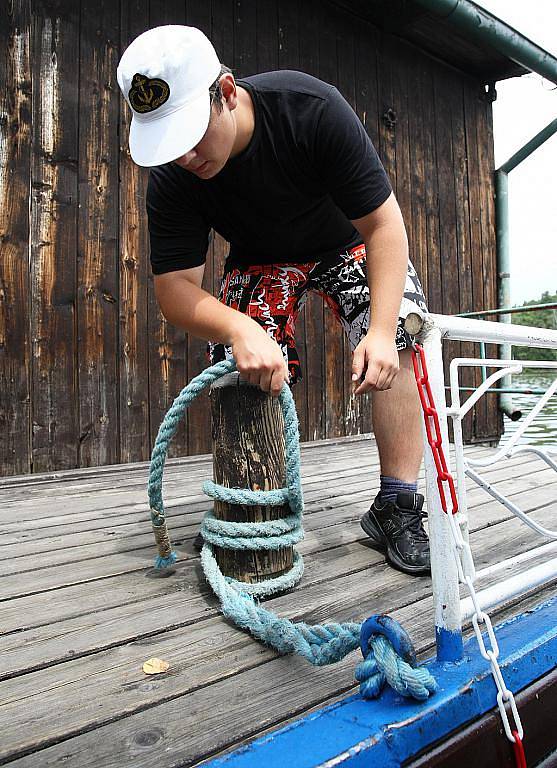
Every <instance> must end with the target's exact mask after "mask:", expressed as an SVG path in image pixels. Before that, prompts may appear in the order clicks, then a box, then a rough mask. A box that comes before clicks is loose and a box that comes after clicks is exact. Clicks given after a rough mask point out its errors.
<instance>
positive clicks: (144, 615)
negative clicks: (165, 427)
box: [0, 437, 557, 768]
mask: <svg viewBox="0 0 557 768" xmlns="http://www.w3.org/2000/svg"><path fill="white" fill-rule="evenodd" d="M491 450H493V449H490V448H486V447H482V446H471V447H469V448H468V451H470V453H471V454H475V455H482V456H483V455H487V454H488V453H489V452H490V451H491ZM147 471H148V466H147V465H146V464H133V465H120V466H114V467H106V468H94V469H89V470H75V471H70V472H63V473H59V474H56V475H40V476H39V475H36V476H23V477H14V478H7V479H4V480H3V481H2V482H1V483H0V500H1V510H2V511H1V513H0V532H1V536H0V550H1V553H2V559H1V563H0V568H1V576H0V599H1V600H2V602H1V605H0V621H1V637H0V660H1V664H0V681H1V682H0V722H1V723H2V731H1V732H2V738H1V740H0V764H2V765H3V764H10V765H12V766H19V767H21V768H23V767H24V766H28V767H31V766H33V768H43V766H62V765H63V766H65V767H66V768H74V767H75V768H77V767H78V766H79V768H87V767H89V766H91V768H93V766H94V768H108V767H109V766H110V767H111V768H112V767H114V768H116V766H118V768H122V767H123V766H134V768H152V766H154V765H156V766H157V768H170V766H193V765H197V764H198V763H200V762H203V761H204V760H207V759H210V758H212V757H214V756H216V755H219V754H222V753H223V752H225V751H227V750H230V749H235V748H237V747H238V746H239V745H241V744H243V743H245V742H246V741H249V740H251V739H252V738H254V737H256V736H260V735H261V734H263V733H264V732H266V731H268V730H272V729H275V728H277V727H279V726H281V725H284V724H285V723H287V722H288V721H289V720H291V719H293V718H297V717H300V716H301V715H304V714H307V713H308V712H310V711H312V710H313V709H315V708H320V707H322V706H324V705H326V704H329V703H331V702H334V701H336V700H338V699H340V698H343V697H344V696H346V695H347V694H348V693H352V692H354V691H355V690H356V687H355V683H354V681H353V670H354V666H355V664H356V662H357V661H358V654H356V653H354V654H351V655H350V656H349V657H347V658H346V659H345V660H344V661H342V662H340V663H339V664H336V665H334V666H331V667H327V668H314V667H311V666H310V665H309V664H308V663H307V662H306V661H305V660H303V659H300V658H292V657H282V658H279V657H277V656H276V654H275V653H274V652H272V651H270V650H268V649H266V648H264V647H263V646H261V645H260V644H259V643H258V642H256V641H255V640H253V639H252V638H251V637H249V636H248V635H247V634H245V633H243V632H241V631H240V630H238V629H237V628H236V627H234V626H232V625H230V624H229V623H228V622H226V621H225V620H224V619H222V617H221V616H220V615H219V611H218V605H217V602H216V600H215V598H214V596H213V595H212V594H211V592H210V590H209V589H208V588H207V585H206V583H205V581H204V578H203V574H202V571H201V568H200V563H199V556H198V554H197V553H196V552H195V551H194V549H193V547H192V541H193V537H194V536H195V534H196V533H197V530H198V526H199V521H200V519H201V516H202V514H203V511H204V510H206V509H207V508H208V506H209V504H210V502H209V501H208V500H207V498H206V497H205V496H203V494H202V493H201V483H202V480H204V479H205V478H207V477H210V476H211V457H210V456H196V457H192V458H185V459H175V460H172V461H170V462H169V463H168V465H167V469H166V474H165V489H164V490H165V501H166V506H167V512H168V520H169V528H170V533H171V537H172V539H173V542H174V544H175V546H176V549H177V551H178V554H179V558H180V559H179V562H178V563H177V565H176V568H175V572H174V573H172V574H171V575H166V576H165V575H162V576H161V575H160V574H157V573H155V572H154V571H153V569H152V567H151V565H152V561H153V557H154V555H155V547H154V544H153V537H152V533H151V530H150V523H149V513H148V504H147V494H146V479H147ZM378 474H379V473H378V456H377V449H376V445H375V442H374V440H373V439H372V438H369V437H359V438H344V439H339V440H328V441H321V442H314V443H307V444H304V445H303V446H302V476H303V483H304V494H305V501H306V516H305V530H306V538H305V540H304V541H303V542H302V543H301V544H300V545H298V549H299V551H300V552H302V554H303V555H304V559H305V567H306V570H305V574H304V578H303V580H302V583H301V584H300V585H299V586H298V587H297V588H296V589H295V590H294V591H292V592H290V593H288V594H284V595H281V596H279V597H276V598H274V599H272V600H269V601H268V602H267V606H268V607H270V608H272V609H273V610H274V611H276V612H277V613H279V614H280V615H281V616H287V617H289V618H291V619H293V620H305V621H309V622H321V621H326V620H340V621H345V620H353V621H361V620H363V619H364V618H366V617H367V616H368V615H369V614H372V613H377V612H389V613H390V614H391V615H392V616H393V617H394V618H396V619H398V620H399V621H401V622H402V623H403V624H404V626H405V627H406V629H407V630H408V631H409V633H410V635H411V636H412V638H413V640H414V643H415V645H416V647H417V649H418V651H419V653H420V655H422V656H423V655H430V654H431V653H432V646H433V619H432V610H431V580H430V579H429V578H427V577H420V578H415V577H410V576H406V575H405V574H402V573H399V572H397V571H394V570H392V569H391V568H389V567H388V566H386V564H385V562H384V558H383V556H382V555H380V554H379V553H377V552H375V551H374V550H372V549H370V548H369V546H368V545H367V544H366V536H365V534H364V533H363V531H362V530H361V528H360V525H359V519H360V517H361V515H362V514H363V512H364V511H365V510H366V509H367V508H368V506H369V504H370V503H371V500H372V498H373V495H374V493H375V491H376V488H377V483H378ZM484 475H485V476H486V477H487V478H488V479H489V480H490V482H497V483H498V485H497V487H498V488H500V489H501V490H502V491H503V492H504V493H508V494H512V498H513V500H514V501H515V502H517V503H518V504H519V505H520V506H521V508H522V509H524V510H525V511H529V512H533V514H534V516H535V518H536V519H537V520H538V521H540V522H541V523H543V524H545V525H551V524H552V523H553V527H555V520H556V506H555V504H556V501H557V475H556V474H555V473H554V472H553V471H552V470H551V469H549V468H548V467H547V466H546V465H545V464H544V463H543V462H542V461H541V460H540V459H538V458H536V457H534V456H532V457H529V456H521V457H516V458H514V459H512V460H509V461H506V462H504V463H502V464H500V465H498V466H497V467H495V468H493V469H490V470H487V471H484ZM421 487H422V488H423V481H422V484H421ZM469 507H470V529H471V543H472V549H473V552H474V557H475V561H476V565H477V567H478V568H482V567H485V566H487V565H489V564H491V563H493V562H497V561H500V560H503V559H504V558H509V557H513V556H514V555H517V554H518V553H520V552H522V551H524V550H526V549H530V548H532V547H534V546H539V545H541V544H543V543H544V542H543V540H542V539H541V538H540V537H539V536H537V535H536V534H535V533H534V532H533V531H531V530H530V529H528V528H527V527H525V526H524V525H522V524H521V523H520V522H519V521H518V520H516V519H514V518H513V517H512V516H511V514H510V513H509V512H508V510H506V509H505V508H504V507H503V506H501V505H500V504H498V503H497V502H495V501H493V500H491V499H490V497H488V496H487V495H486V493H485V492H484V491H482V490H481V489H479V488H477V487H475V488H472V487H471V490H470V494H469ZM535 562H536V561H530V562H529V563H527V564H525V565H524V566H523V567H524V568H526V567H529V566H531V565H532V564H533V563H535ZM519 567H522V566H519ZM516 570H518V568H517V569H516ZM513 572H516V571H513ZM479 586H480V587H482V586H485V584H482V583H481V582H480V583H479ZM556 591H557V587H556V586H555V585H553V586H549V587H546V588H545V589H544V590H542V591H539V592H538V593H537V594H535V595H529V596H526V597H525V598H523V599H522V600H521V601H519V602H517V603H516V604H514V605H511V606H506V607H505V608H504V609H502V610H500V611H498V612H496V611H494V612H493V614H492V615H493V617H494V618H495V619H496V620H499V619H501V618H502V617H503V616H505V617H506V616H508V615H510V614H513V613H517V612H521V611H523V610H524V609H525V607H527V606H529V605H532V604H535V603H537V602H540V601H541V600H542V599H545V598H547V597H548V596H550V595H552V594H555V593H556ZM153 656H155V657H158V658H161V659H163V660H165V661H167V662H169V664H170V668H169V670H168V672H166V673H165V674H163V675H159V676H147V675H145V674H144V673H143V671H142V665H143V662H144V661H146V660H147V659H149V658H150V657H153Z"/></svg>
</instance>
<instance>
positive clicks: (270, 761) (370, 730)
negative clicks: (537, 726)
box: [205, 597, 557, 768]
mask: <svg viewBox="0 0 557 768" xmlns="http://www.w3.org/2000/svg"><path fill="white" fill-rule="evenodd" d="M495 631H496V637H497V641H498V644H499V649H500V656H499V663H500V666H501V669H502V671H503V675H504V677H505V681H506V683H507V685H508V687H509V688H510V689H511V690H512V691H513V692H514V693H516V692H518V691H520V690H522V689H523V688H525V687H527V686H528V685H530V684H531V683H532V682H534V681H535V680H537V679H538V678H540V677H542V676H543V675H544V674H546V673H547V672H549V671H551V670H552V669H554V668H555V666H556V665H557V597H554V598H552V599H550V600H548V601H547V602H544V603H542V604H540V605H539V606H537V607H536V608H534V609H532V610H529V611H528V612H526V613H523V614H519V615H518V616H515V617H513V618H512V619H509V620H508V621H506V622H503V623H501V624H499V625H497V626H496V627H495ZM426 666H427V667H428V668H429V669H430V671H431V672H432V674H433V675H434V676H435V677H436V679H437V682H438V683H439V690H438V692H437V693H436V694H435V695H434V696H433V697H432V698H430V699H428V700H427V701H426V702H415V701H410V700H408V699H404V698H402V697H400V696H397V695H396V694H395V693H394V692H393V691H391V690H387V691H385V692H384V693H383V694H382V696H381V698H380V699H377V700H374V701H366V700H364V699H362V698H361V697H360V696H359V695H353V696H350V697H348V698H347V699H344V700H343V701H341V702H338V703H336V704H333V705H331V706H328V707H325V708H323V709H320V710H317V711H315V712H312V713H311V714H310V715H305V716H304V717H302V718H300V719H299V720H295V721H293V722H292V723H290V724H289V725H287V726H285V727H283V728H280V729H278V730H276V731H273V732H272V733H269V734H267V735H266V736H263V737H261V738H259V739H256V740H254V741H253V742H251V743H250V744H248V745H246V746H245V747H242V748H240V749H238V750H235V751H234V752H231V753H229V754H227V755H225V756H223V757H220V758H216V759H215V760H212V761H210V762H207V763H205V766H206V767H207V768H209V766H210V767H211V768H217V767H219V768H220V767H221V766H222V768H261V766H265V768H284V766H285V765H295V766H296V768H333V767H334V768H337V767H338V766H342V768H344V767H345V766H348V767H349V768H364V766H366V768H369V766H370V765H372V764H373V765H381V766H382V768H395V767H397V766H400V765H401V764H402V763H403V762H404V761H405V760H408V759H409V758H410V757H412V756H413V755H415V754H416V753H417V752H419V751H421V750H423V749H425V748H427V747H428V746H429V745H432V744H433V743H435V742H437V741H439V740H441V739H443V738H445V737H446V736H448V735H449V733H451V732H452V731H454V730H456V729H458V728H459V727H461V726H463V725H464V724H465V723H468V722H471V721H473V720H475V719H477V718H479V717H481V716H482V715H484V714H485V713H486V712H488V711H489V710H491V709H493V707H494V706H496V700H495V695H496V688H495V684H494V682H493V679H492V677H491V671H490V667H489V665H488V663H487V661H486V660H485V659H484V658H483V657H482V656H481V654H480V652H479V650H478V645H477V641H476V639H475V638H471V639H469V640H468V641H467V642H466V644H465V646H464V658H463V660H462V661H461V662H459V663H456V664H453V663H443V662H439V661H436V660H434V659H431V660H429V661H427V662H426ZM371 761H373V763H372V762H371Z"/></svg>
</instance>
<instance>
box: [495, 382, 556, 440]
mask: <svg viewBox="0 0 557 768" xmlns="http://www.w3.org/2000/svg"><path fill="white" fill-rule="evenodd" d="M555 376H557V371H552V372H550V371H535V370H533V369H531V370H529V371H528V370H527V371H524V373H521V374H519V375H517V376H513V377H512V382H513V388H514V387H517V388H525V389H544V390H545V389H547V388H548V386H549V385H550V384H551V382H552V381H553V379H554V378H555ZM491 397H494V395H491ZM540 397H541V395H513V402H514V403H515V406H516V407H517V408H519V409H520V410H521V411H522V418H521V419H519V420H518V421H511V420H510V419H508V418H507V417H506V416H505V417H504V419H503V424H504V428H505V434H504V435H503V436H502V438H501V445H503V443H505V442H506V441H507V440H508V439H509V438H510V437H511V436H512V435H513V434H514V433H515V432H516V430H517V429H518V428H519V427H520V425H521V424H523V423H524V420H525V419H526V416H527V415H528V413H529V412H530V411H531V409H532V408H533V406H534V405H535V404H536V403H537V401H538V400H539V399H540ZM524 443H532V444H534V445H543V446H545V447H546V448H548V447H552V448H553V449H554V450H557V393H555V394H554V395H553V397H552V398H551V399H550V400H549V401H548V403H547V404H546V406H545V407H544V409H543V410H542V411H541V413H540V414H538V417H537V418H536V419H535V420H534V422H533V423H532V424H531V425H530V426H529V427H528V429H527V430H526V431H525V432H524V434H523V435H522V436H521V438H520V439H519V441H518V444H519V445H522V444H524Z"/></svg>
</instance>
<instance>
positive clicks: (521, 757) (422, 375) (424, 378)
mask: <svg viewBox="0 0 557 768" xmlns="http://www.w3.org/2000/svg"><path fill="white" fill-rule="evenodd" d="M412 365H413V366H414V375H415V377H416V384H417V385H418V395H419V396H420V402H421V404H422V409H423V412H424V424H425V430H426V434H427V442H428V443H429V446H430V448H431V452H432V454H433V460H434V462H435V467H436V469H437V487H438V488H439V496H440V498H441V506H442V507H443V512H447V501H446V498H445V489H444V487H443V483H448V485H449V491H450V494H451V501H452V504H453V510H452V512H453V515H455V514H456V513H457V512H458V499H457V497H456V489H455V484H454V479H453V476H452V475H451V473H450V472H449V471H448V470H447V462H446V460H445V454H444V452H443V444H442V436H441V427H440V426H439V417H438V415H437V411H436V410H435V403H434V400H433V395H432V393H431V387H430V386H429V377H428V373H427V364H426V360H425V354H424V348H423V347H422V345H421V344H417V343H415V344H414V346H413V348H412ZM432 426H433V427H434V430H435V436H434V434H433V432H432ZM512 734H513V737H514V742H513V750H514V760H515V764H516V768H527V765H526V756H525V754H524V746H523V744H522V741H521V739H520V736H519V735H518V731H513V732H512Z"/></svg>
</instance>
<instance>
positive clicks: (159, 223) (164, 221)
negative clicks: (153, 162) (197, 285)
mask: <svg viewBox="0 0 557 768" xmlns="http://www.w3.org/2000/svg"><path fill="white" fill-rule="evenodd" d="M184 173H187V171H184V170H183V169H181V168H179V167H178V166H174V165H172V164H171V163H169V164H167V165H161V166H157V167H155V168H152V169H151V172H150V174H149V183H148V185H147V217H148V220H149V239H150V242H151V269H152V270H153V274H154V275H162V274H164V273H165V272H175V271H176V270H178V269H189V268H190V267H198V266H200V265H201V264H204V263H205V259H206V257H207V247H208V244H209V229H210V228H209V225H208V224H207V222H206V221H205V219H204V218H203V216H202V215H201V213H200V211H199V209H198V208H197V207H196V204H195V199H194V196H193V194H192V192H191V190H188V185H187V179H185V178H183V176H182V175H183V174H184Z"/></svg>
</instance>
